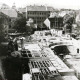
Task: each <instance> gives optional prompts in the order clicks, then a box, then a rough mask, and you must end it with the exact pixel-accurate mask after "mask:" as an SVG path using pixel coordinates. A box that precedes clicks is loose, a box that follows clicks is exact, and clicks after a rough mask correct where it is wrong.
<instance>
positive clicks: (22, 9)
mask: <svg viewBox="0 0 80 80" xmlns="http://www.w3.org/2000/svg"><path fill="white" fill-rule="evenodd" d="M18 11H19V12H20V13H23V12H26V8H19V9H18Z"/></svg>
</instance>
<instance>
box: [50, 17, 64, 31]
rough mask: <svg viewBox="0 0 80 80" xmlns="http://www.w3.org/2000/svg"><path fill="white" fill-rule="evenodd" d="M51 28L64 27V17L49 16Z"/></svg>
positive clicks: (60, 28)
mask: <svg viewBox="0 0 80 80" xmlns="http://www.w3.org/2000/svg"><path fill="white" fill-rule="evenodd" d="M49 20H50V27H51V29H59V30H62V29H63V17H57V16H54V17H49Z"/></svg>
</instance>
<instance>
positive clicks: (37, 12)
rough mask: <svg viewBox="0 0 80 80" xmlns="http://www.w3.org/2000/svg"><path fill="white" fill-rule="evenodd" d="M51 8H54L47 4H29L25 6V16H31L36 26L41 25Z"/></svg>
mask: <svg viewBox="0 0 80 80" xmlns="http://www.w3.org/2000/svg"><path fill="white" fill-rule="evenodd" d="M53 10H54V9H53V8H52V7H48V6H36V5H34V6H32V5H30V6H27V7H26V11H27V14H26V18H27V19H29V18H32V19H33V21H34V23H35V24H37V25H38V26H43V22H44V20H45V19H46V18H48V17H49V15H50V12H51V11H53Z"/></svg>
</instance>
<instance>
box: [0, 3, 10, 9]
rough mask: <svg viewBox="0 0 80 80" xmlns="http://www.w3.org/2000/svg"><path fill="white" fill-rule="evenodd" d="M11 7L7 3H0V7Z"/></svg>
mask: <svg viewBox="0 0 80 80" xmlns="http://www.w3.org/2000/svg"><path fill="white" fill-rule="evenodd" d="M9 8H10V7H9V6H8V5H7V4H4V3H0V9H9Z"/></svg>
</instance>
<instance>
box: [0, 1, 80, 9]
mask: <svg viewBox="0 0 80 80" xmlns="http://www.w3.org/2000/svg"><path fill="white" fill-rule="evenodd" d="M0 3H5V4H7V5H9V6H10V7H11V6H12V5H13V3H15V5H16V6H17V7H24V6H26V5H34V4H35V5H47V6H53V7H54V8H59V9H60V8H65V9H80V0H0Z"/></svg>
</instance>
